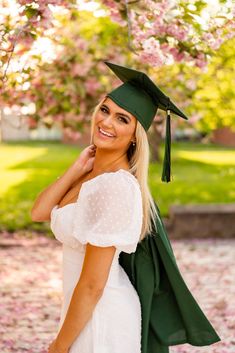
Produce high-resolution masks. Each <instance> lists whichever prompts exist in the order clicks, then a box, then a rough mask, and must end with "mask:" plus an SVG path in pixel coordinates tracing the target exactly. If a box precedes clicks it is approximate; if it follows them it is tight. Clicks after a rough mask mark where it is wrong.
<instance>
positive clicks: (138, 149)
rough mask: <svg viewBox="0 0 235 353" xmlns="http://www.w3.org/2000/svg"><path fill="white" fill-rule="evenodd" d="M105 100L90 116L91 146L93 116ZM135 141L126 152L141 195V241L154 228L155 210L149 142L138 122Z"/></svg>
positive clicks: (91, 140) (91, 141) (91, 139)
mask: <svg viewBox="0 0 235 353" xmlns="http://www.w3.org/2000/svg"><path fill="white" fill-rule="evenodd" d="M106 98H107V97H104V98H103V99H102V100H101V102H99V104H98V105H97V106H96V107H95V109H94V111H93V113H92V116H91V135H90V143H91V144H92V143H93V134H94V121H95V116H96V114H97V112H98V110H99V109H100V107H101V105H102V104H103V102H104V101H105V99H106ZM135 139H136V143H135V146H133V145H132V144H131V145H130V147H129V148H128V150H127V157H128V161H129V165H130V173H131V174H133V175H134V176H135V177H136V178H137V180H138V182H139V185H140V190H141V195H142V207H143V224H142V230H141V234H140V240H142V239H144V238H145V236H146V235H147V234H148V233H151V231H152V230H153V227H156V223H155V219H156V215H157V209H156V207H155V203H154V200H153V197H152V195H151V192H150V189H149V186H148V168H149V156H150V151H149V142H148V138H147V134H146V131H145V130H144V128H143V126H142V125H141V124H140V122H139V121H138V120H137V124H136V130H135ZM152 222H153V223H152Z"/></svg>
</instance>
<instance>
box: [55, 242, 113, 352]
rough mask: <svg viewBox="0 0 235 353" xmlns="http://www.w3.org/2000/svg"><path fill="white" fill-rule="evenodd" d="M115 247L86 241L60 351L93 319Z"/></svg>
mask: <svg viewBox="0 0 235 353" xmlns="http://www.w3.org/2000/svg"><path fill="white" fill-rule="evenodd" d="M115 250H116V248H115V246H109V247H98V246H93V245H91V244H89V243H88V244H87V247H86V254H85V258H84V262H83V268H82V272H81V276H80V279H79V281H78V283H77V285H76V287H75V289H74V292H73V295H72V299H71V302H70V305H69V308H68V311H67V314H66V317H65V320H64V323H63V325H62V327H61V329H60V331H59V333H58V335H57V338H56V340H55V346H56V347H57V349H58V351H59V352H60V351H61V352H66V351H67V350H68V349H69V347H70V346H71V345H72V343H73V341H74V340H75V339H76V337H77V336H78V335H79V334H80V332H81V330H82V329H83V328H84V326H85V325H86V323H87V322H88V320H89V319H90V318H91V315H92V312H93V310H94V308H95V306H96V304H97V302H98V301H99V299H100V298H101V296H102V293H103V290H104V287H105V284H106V282H107V279H108V275H109V271H110V267H111V264H112V260H113V257H114V254H115Z"/></svg>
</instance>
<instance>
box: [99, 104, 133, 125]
mask: <svg viewBox="0 0 235 353" xmlns="http://www.w3.org/2000/svg"><path fill="white" fill-rule="evenodd" d="M102 106H104V107H105V108H107V109H109V110H110V108H109V107H108V106H107V105H106V104H104V103H103V104H102ZM116 114H118V115H121V116H124V117H125V118H128V120H129V121H131V118H130V117H129V115H126V114H124V113H116Z"/></svg>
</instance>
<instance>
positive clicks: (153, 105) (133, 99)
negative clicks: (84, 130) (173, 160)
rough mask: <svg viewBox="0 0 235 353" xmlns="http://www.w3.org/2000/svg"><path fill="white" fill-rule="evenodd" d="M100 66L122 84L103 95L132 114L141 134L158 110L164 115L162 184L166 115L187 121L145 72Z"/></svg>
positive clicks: (164, 178)
mask: <svg viewBox="0 0 235 353" xmlns="http://www.w3.org/2000/svg"><path fill="white" fill-rule="evenodd" d="M104 63H105V64H106V65H107V66H108V67H109V68H110V69H111V70H112V71H113V72H114V73H115V74H116V76H117V77H118V78H119V79H120V80H121V81H123V82H124V83H123V84H121V85H120V86H118V87H117V88H115V89H114V90H113V91H111V92H109V93H108V94H107V96H108V97H110V98H111V99H112V100H113V101H114V102H115V103H116V104H117V105H119V106H120V107H122V108H123V109H125V110H126V111H128V112H129V113H131V114H132V115H134V116H135V117H136V119H137V120H138V121H139V122H140V123H141V125H142V126H143V127H144V129H145V131H147V130H148V129H149V127H150V126H151V124H152V122H153V119H154V117H155V115H156V113H157V110H158V108H159V109H162V110H165V111H166V112H167V122H166V139H165V157H164V163H163V174H162V181H167V182H168V181H170V169H171V166H170V145H171V130H170V112H172V113H174V114H176V115H178V116H180V117H181V118H183V119H186V120H187V119H188V118H187V116H186V115H185V114H184V113H183V112H182V111H181V110H180V109H179V108H178V107H177V106H176V105H175V104H174V103H173V102H172V101H171V100H170V98H169V97H168V96H166V95H165V94H164V93H163V92H162V91H161V90H160V88H159V87H157V86H156V85H155V83H154V82H153V81H152V80H151V79H150V78H149V77H148V76H147V75H146V74H145V73H143V72H141V71H137V70H133V69H130V68H128V67H125V66H120V65H116V64H113V63H111V62H108V61H104Z"/></svg>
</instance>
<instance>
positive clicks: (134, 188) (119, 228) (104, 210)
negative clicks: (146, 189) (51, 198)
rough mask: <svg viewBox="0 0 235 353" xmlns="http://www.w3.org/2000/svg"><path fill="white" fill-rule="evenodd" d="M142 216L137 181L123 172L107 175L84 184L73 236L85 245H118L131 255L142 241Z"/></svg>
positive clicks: (75, 213) (78, 203)
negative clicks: (140, 239)
mask: <svg viewBox="0 0 235 353" xmlns="http://www.w3.org/2000/svg"><path fill="white" fill-rule="evenodd" d="M142 217H143V214H142V198H141V191H140V186H139V183H138V181H137V179H136V178H135V177H134V176H133V175H132V174H130V173H129V172H127V171H125V170H122V169H121V170H119V171H118V172H109V173H103V174H101V175H98V176H97V177H95V178H93V179H90V180H88V181H86V182H85V183H83V185H82V188H81V190H80V195H79V199H78V202H77V203H76V205H75V211H74V224H73V233H72V235H73V237H75V238H76V239H77V240H78V241H79V242H80V243H81V244H87V243H90V244H92V245H96V246H102V247H104V246H115V247H116V248H117V249H118V250H119V251H124V252H127V253H131V252H134V251H135V250H136V247H137V243H138V241H139V238H140V233H141V227H142Z"/></svg>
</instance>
